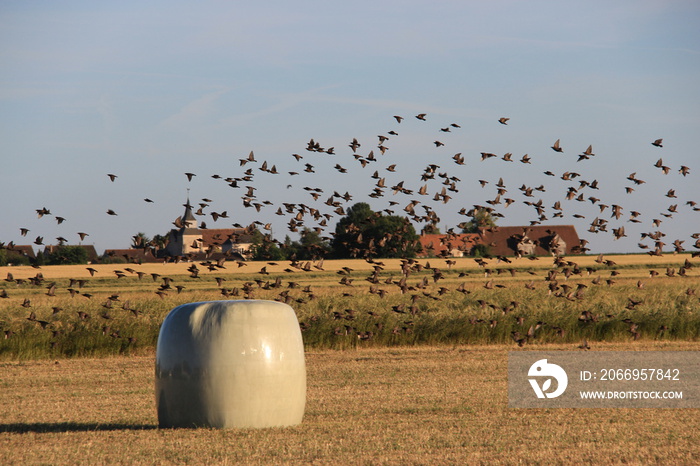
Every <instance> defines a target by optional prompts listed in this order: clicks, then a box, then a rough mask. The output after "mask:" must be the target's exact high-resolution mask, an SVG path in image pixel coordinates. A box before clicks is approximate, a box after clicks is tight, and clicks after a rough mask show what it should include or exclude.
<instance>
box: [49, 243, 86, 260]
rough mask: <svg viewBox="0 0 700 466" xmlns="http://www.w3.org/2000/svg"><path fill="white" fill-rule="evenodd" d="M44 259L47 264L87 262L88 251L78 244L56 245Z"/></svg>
mask: <svg viewBox="0 0 700 466" xmlns="http://www.w3.org/2000/svg"><path fill="white" fill-rule="evenodd" d="M44 260H45V261H46V263H47V264H48V265H65V264H87V262H88V253H87V251H86V250H85V248H83V247H80V246H56V247H54V248H53V250H52V251H51V252H50V253H49V254H48V256H47V257H44Z"/></svg>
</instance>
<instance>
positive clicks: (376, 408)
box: [0, 255, 700, 464]
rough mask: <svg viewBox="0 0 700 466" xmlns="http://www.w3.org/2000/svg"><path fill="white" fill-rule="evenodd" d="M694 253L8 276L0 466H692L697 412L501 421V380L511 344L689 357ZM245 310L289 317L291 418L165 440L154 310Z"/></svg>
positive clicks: (49, 271) (506, 416)
mask: <svg viewBox="0 0 700 466" xmlns="http://www.w3.org/2000/svg"><path fill="white" fill-rule="evenodd" d="M608 261H612V262H608ZM697 261H698V259H696V258H692V257H690V255H667V256H663V257H649V256H609V257H604V258H600V257H596V256H590V257H588V256H583V257H572V258H566V259H565V260H564V262H558V263H554V262H553V260H552V258H540V259H539V260H533V261H531V260H528V259H519V260H517V261H513V262H512V263H507V262H498V261H496V260H493V259H492V260H487V261H486V262H485V263H483V264H481V265H479V264H477V263H476V262H475V260H474V259H467V258H463V259H457V260H456V262H455V263H454V264H448V263H446V261H445V260H444V259H428V260H425V259H421V260H419V261H417V262H416V263H413V264H410V265H409V266H406V264H404V271H403V272H402V269H401V265H402V264H401V261H399V260H382V261H379V263H374V264H372V263H368V262H366V261H360V260H358V261H325V262H323V263H320V262H311V263H309V264H289V263H279V264H271V263H254V262H250V263H247V264H246V265H242V266H240V267H239V266H238V264H236V263H235V262H227V263H226V264H225V268H216V267H212V268H211V270H210V268H209V266H212V264H209V265H207V264H204V263H195V264H193V263H180V264H143V265H134V264H124V265H115V264H113V265H98V266H93V267H94V268H95V270H96V272H95V274H94V276H92V275H90V273H89V272H88V271H87V270H86V267H85V266H63V267H44V268H42V269H39V270H37V269H32V268H5V269H2V270H0V274H2V276H5V275H6V274H7V272H10V273H11V274H12V278H13V281H8V280H5V281H3V282H2V283H1V284H0V291H2V290H4V292H5V294H6V295H7V297H6V298H4V299H0V325H2V330H3V331H4V332H5V338H4V339H2V340H0V350H1V351H2V353H1V358H2V362H0V365H1V366H2V368H1V373H2V377H0V384H1V385H2V391H1V392H0V400H2V402H3V406H5V412H4V415H3V419H2V421H1V423H0V449H1V450H2V452H3V455H4V456H3V463H5V464H19V463H22V464H47V463H52V464H56V463H63V464H66V463H70V464H75V463H82V464H95V463H111V464H114V463H145V464H204V463H207V464H209V463H218V464H226V463H228V464H233V463H251V464H279V463H285V464H288V463H305V464H307V463H318V464H347V463H358V464H467V463H469V464H474V463H477V464H478V463H481V464H492V463H505V464H512V463H521V462H524V463H578V462H585V463H666V464H670V463H673V464H693V463H697V462H698V461H700V447H698V444H700V442H698V440H699V439H698V435H697V432H698V431H700V429H699V427H700V425H699V424H700V421H699V420H698V419H699V416H698V410H697V409H682V410H664V409H530V410H524V409H509V408H508V407H507V370H506V366H507V353H508V351H511V350H515V351H528V350H543V349H557V350H577V349H579V348H580V347H582V346H583V347H585V345H584V344H587V345H588V346H590V348H591V350H593V351H609V350H630V351H637V350H657V351H667V350H682V351H691V350H692V351H696V350H700V342H698V337H699V336H700V303H699V300H698V297H697V295H696V294H695V289H696V288H698V286H699V285H700V279H699V278H698V277H699V276H700V274H698V273H697V268H696V264H697ZM193 265H194V266H195V267H197V269H198V272H197V273H196V274H193V272H192V269H191V267H192V266H193ZM376 267H379V269H377V268H376ZM188 268H190V270H189V271H188V270H187V269H188ZM305 268H306V269H308V270H304V269H305ZM127 269H131V271H129V270H127ZM499 271H500V272H499ZM117 272H121V273H123V277H122V278H118V277H117V275H118V273H117ZM138 272H140V275H142V277H141V278H139V277H138V275H139V273H138ZM375 272H376V274H375ZM650 272H652V273H650ZM38 273H40V274H41V280H37V274H38ZM151 274H156V275H155V276H154V275H151ZM164 277H165V278H167V280H164ZM436 277H437V279H436ZM17 279H19V281H18V280H17ZM71 279H73V282H71ZM217 279H218V280H217ZM23 280H24V281H23ZM76 280H78V281H80V280H85V282H83V283H79V282H78V281H76ZM166 281H167V282H168V286H169V288H168V287H165V288H164V283H165V282H166ZM176 286H180V287H182V288H181V289H180V290H178V289H177V288H176ZM52 287H54V289H53V291H52V290H51V288H52ZM69 289H72V290H74V292H73V293H71V292H70V291H69ZM382 290H383V291H382ZM157 293H158V294H157ZM86 295H89V296H86ZM245 298H254V299H277V300H284V301H287V302H289V304H290V305H291V306H292V307H293V308H294V309H295V311H296V312H297V315H298V317H299V320H300V323H301V326H302V329H303V332H302V335H303V336H304V341H305V346H306V360H307V368H308V392H307V409H306V414H305V417H304V421H303V422H302V424H301V425H299V426H295V427H289V428H274V429H259V430H255V429H232V430H210V429H159V428H157V419H156V411H155V396H154V348H155V342H156V339H157V333H158V329H159V326H160V323H161V322H162V319H163V317H164V316H165V315H166V314H167V312H168V311H169V310H170V309H172V308H173V307H174V306H176V305H178V304H181V303H184V302H192V301H201V300H211V299H245ZM27 300H28V301H29V302H28V303H27ZM54 308H59V310H58V311H56V310H55V309H54ZM81 313H82V314H81Z"/></svg>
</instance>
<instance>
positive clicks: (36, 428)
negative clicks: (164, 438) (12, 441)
mask: <svg viewBox="0 0 700 466" xmlns="http://www.w3.org/2000/svg"><path fill="white" fill-rule="evenodd" d="M157 428H158V426H157V425H155V424H121V423H108V424H97V423H83V422H28V423H24V422H17V423H13V424H0V432H12V433H15V434H23V433H27V432H35V433H48V432H90V431H95V432H98V431H110V430H153V429H157Z"/></svg>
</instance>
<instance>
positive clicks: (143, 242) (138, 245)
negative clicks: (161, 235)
mask: <svg viewBox="0 0 700 466" xmlns="http://www.w3.org/2000/svg"><path fill="white" fill-rule="evenodd" d="M151 241H152V240H151V238H149V237H148V236H146V233H143V232H138V233H137V234H135V235H134V236H132V237H131V247H132V248H133V249H146V248H147V247H149V245H150V243H151Z"/></svg>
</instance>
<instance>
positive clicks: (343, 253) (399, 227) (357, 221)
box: [331, 202, 420, 258]
mask: <svg viewBox="0 0 700 466" xmlns="http://www.w3.org/2000/svg"><path fill="white" fill-rule="evenodd" d="M331 245H332V248H333V255H334V256H335V257H338V258H349V257H387V258H390V257H405V258H411V257H415V256H416V253H417V252H418V251H419V250H420V242H419V241H418V235H417V234H416V230H415V228H413V225H411V222H410V221H409V220H408V219H407V218H406V217H400V216H397V215H382V213H381V212H374V211H372V209H371V208H370V206H369V204H367V203H365V202H358V203H357V204H355V205H353V206H352V207H350V208H349V209H348V211H347V214H346V216H345V217H343V218H341V219H340V221H338V223H337V224H336V228H335V236H334V237H333V241H332V243H331Z"/></svg>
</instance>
